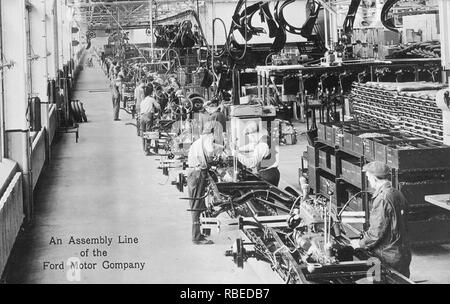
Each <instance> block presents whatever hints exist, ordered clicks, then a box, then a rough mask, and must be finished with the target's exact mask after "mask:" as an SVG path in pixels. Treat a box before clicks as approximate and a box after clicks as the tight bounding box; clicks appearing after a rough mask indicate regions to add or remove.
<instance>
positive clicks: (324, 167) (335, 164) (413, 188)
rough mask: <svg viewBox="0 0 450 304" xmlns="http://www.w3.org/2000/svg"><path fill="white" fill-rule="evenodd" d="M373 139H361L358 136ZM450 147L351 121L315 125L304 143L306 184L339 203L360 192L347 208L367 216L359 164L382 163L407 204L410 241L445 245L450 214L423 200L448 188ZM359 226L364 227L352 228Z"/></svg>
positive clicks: (367, 198) (367, 197) (367, 200)
mask: <svg viewBox="0 0 450 304" xmlns="http://www.w3.org/2000/svg"><path fill="white" fill-rule="evenodd" d="M366 133H378V134H379V136H378V137H373V138H362V137H361V135H362V134H366ZM448 155H450V146H446V145H443V144H439V143H437V142H434V141H430V140H427V139H425V138H418V137H413V136H410V135H408V134H405V133H400V132H393V131H390V130H388V129H386V128H383V127H379V126H374V125H368V124H364V123H356V122H345V123H343V122H340V123H322V124H319V128H318V138H317V139H316V141H315V142H314V145H312V146H308V152H307V159H308V174H309V179H310V185H311V188H312V189H313V190H314V191H315V192H316V193H320V194H323V195H328V192H329V190H330V189H331V191H332V192H334V194H335V195H334V197H335V200H334V202H333V203H334V204H335V205H336V207H337V208H339V207H342V205H343V203H344V202H346V201H347V200H348V199H349V197H350V195H351V194H354V193H358V192H361V193H362V195H361V198H360V199H358V200H357V201H356V202H357V203H354V204H353V205H350V208H351V209H353V211H364V212H365V217H366V224H367V223H368V220H369V210H370V195H369V194H368V192H367V190H368V187H367V181H366V177H365V173H364V172H363V171H362V168H363V166H364V165H365V164H366V163H368V162H370V161H375V160H376V161H381V162H384V163H386V164H387V165H388V166H389V167H390V168H391V181H392V184H393V186H394V187H395V188H397V189H399V190H401V191H402V193H403V194H404V195H405V197H406V198H407V200H408V202H409V209H410V217H409V220H410V221H409V224H410V234H411V242H412V243H414V244H424V243H448V242H449V241H450V214H449V213H448V212H445V211H442V210H440V209H439V208H436V207H435V206H432V205H430V204H428V203H427V202H425V199H424V197H425V196H426V195H431V194H443V193H445V192H446V191H448V189H449V188H450V159H448ZM357 228H358V229H362V228H363V227H357Z"/></svg>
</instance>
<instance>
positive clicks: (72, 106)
mask: <svg viewBox="0 0 450 304" xmlns="http://www.w3.org/2000/svg"><path fill="white" fill-rule="evenodd" d="M70 110H71V112H72V116H73V120H74V121H75V122H79V121H80V118H79V116H78V110H77V107H76V101H72V102H71V103H70Z"/></svg>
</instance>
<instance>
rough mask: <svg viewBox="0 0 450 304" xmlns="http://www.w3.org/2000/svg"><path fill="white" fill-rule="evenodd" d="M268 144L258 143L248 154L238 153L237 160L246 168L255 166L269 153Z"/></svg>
mask: <svg viewBox="0 0 450 304" xmlns="http://www.w3.org/2000/svg"><path fill="white" fill-rule="evenodd" d="M269 152H270V151H269V146H268V145H267V144H265V143H259V144H257V145H256V146H255V149H254V150H253V152H252V153H251V154H250V155H242V154H239V156H238V160H239V161H240V162H241V163H242V164H243V165H244V166H245V167H247V168H251V169H253V168H256V167H257V166H258V165H259V164H260V163H261V162H262V161H263V159H264V158H265V157H266V156H267V155H269Z"/></svg>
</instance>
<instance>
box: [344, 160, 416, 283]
mask: <svg viewBox="0 0 450 304" xmlns="http://www.w3.org/2000/svg"><path fill="white" fill-rule="evenodd" d="M363 171H364V172H366V175H367V179H368V181H369V186H370V188H372V189H373V190H374V193H373V195H372V199H373V207H372V210H371V211H370V227H369V229H368V230H367V231H365V232H363V234H362V238H361V240H354V241H352V245H353V247H355V248H358V247H361V248H364V249H368V250H370V251H371V252H373V253H374V254H375V255H376V256H377V257H378V258H379V259H380V261H381V262H382V263H384V264H387V265H389V266H391V267H392V268H394V269H395V270H397V271H398V272H400V273H401V274H403V275H404V276H406V277H408V278H409V275H410V272H409V265H410V263H411V250H410V246H409V241H408V233H407V219H406V215H407V210H406V208H407V205H408V202H407V201H406V199H405V197H404V196H403V194H402V193H401V192H400V191H398V190H397V189H395V188H394V187H392V184H391V182H390V181H389V176H390V169H389V167H388V166H387V165H386V164H384V163H382V162H378V161H376V162H371V163H369V164H367V165H365V166H364V168H363Z"/></svg>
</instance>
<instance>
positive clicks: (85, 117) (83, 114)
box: [80, 102, 88, 122]
mask: <svg viewBox="0 0 450 304" xmlns="http://www.w3.org/2000/svg"><path fill="white" fill-rule="evenodd" d="M80 107H81V117H82V118H83V121H84V122H88V119H87V116H86V111H85V110H84V107H83V103H82V102H80Z"/></svg>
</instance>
